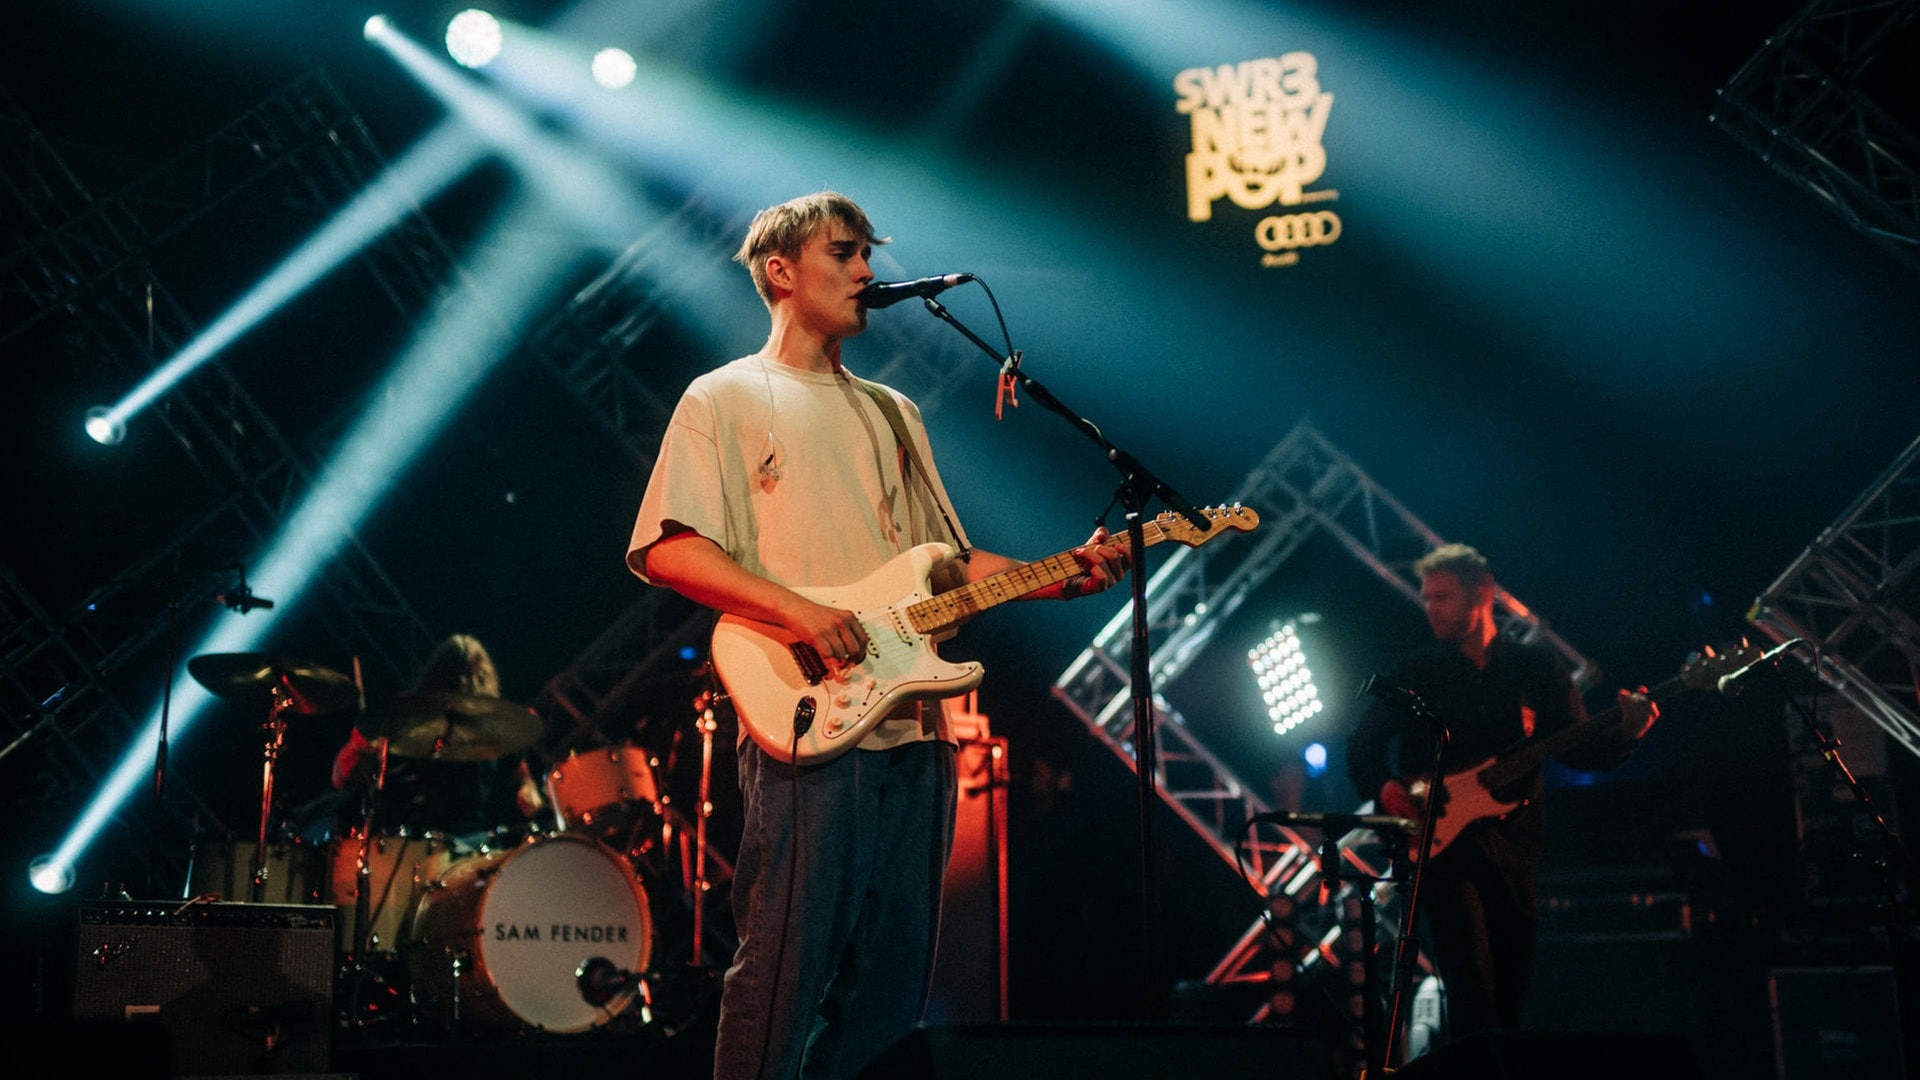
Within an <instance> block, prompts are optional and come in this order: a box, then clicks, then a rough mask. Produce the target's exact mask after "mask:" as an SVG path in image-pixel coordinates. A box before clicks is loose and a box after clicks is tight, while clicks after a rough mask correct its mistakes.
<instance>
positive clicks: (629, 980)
mask: <svg viewBox="0 0 1920 1080" xmlns="http://www.w3.org/2000/svg"><path fill="white" fill-rule="evenodd" d="M638 981H639V977H638V976H636V975H634V974H633V973H632V972H630V971H627V970H625V969H623V968H621V967H620V965H618V964H616V963H614V962H613V961H611V960H609V959H607V958H606V957H604V956H593V957H589V958H588V959H587V960H586V962H585V963H583V964H581V965H580V966H579V967H577V968H575V969H574V971H573V983H574V986H576V987H578V988H579V990H580V999H581V1000H582V1001H585V1002H586V1003H587V1004H589V1005H592V1006H593V1007H594V1008H600V1007H601V1006H603V1005H605V1004H606V1003H607V1002H609V1001H612V1000H613V999H614V998H616V997H619V996H620V994H621V993H622V992H624V991H625V990H626V989H627V988H628V987H630V986H632V985H633V984H634V983H636V982H638Z"/></svg>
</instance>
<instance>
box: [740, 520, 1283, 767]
mask: <svg viewBox="0 0 1920 1080" xmlns="http://www.w3.org/2000/svg"><path fill="white" fill-rule="evenodd" d="M1201 516H1203V517H1205V518H1206V519H1207V523H1208V526H1207V528H1206V529H1205V530H1201V529H1199V528H1197V527H1196V526H1195V525H1194V524H1193V523H1192V522H1190V521H1188V520H1187V519H1186V518H1184V517H1182V516H1181V515H1179V514H1176V513H1173V512H1168V513H1165V514H1161V515H1160V516H1158V517H1156V518H1154V519H1153V520H1151V521H1149V522H1147V523H1146V524H1145V525H1144V526H1143V529H1142V536H1143V538H1144V539H1145V541H1146V546H1148V547H1152V546H1153V545H1155V544H1157V543H1160V542H1161V541H1162V540H1173V541H1176V542H1178V543H1182V544H1186V545H1187V546H1189V547H1198V546H1200V545H1201V544H1204V543H1206V542H1207V541H1208V540H1211V539H1213V538H1214V537H1216V536H1218V535H1220V534H1221V533H1223V532H1226V531H1228V530H1237V531H1239V532H1248V531H1250V530H1252V529H1253V527H1254V526H1256V525H1258V524H1259V523H1260V516H1259V515H1258V514H1255V513H1254V512H1253V511H1252V510H1249V509H1247V508H1245V507H1242V506H1231V507H1208V508H1207V509H1205V510H1203V511H1201ZM1113 542H1114V543H1116V544H1118V545H1121V546H1125V545H1126V544H1127V536H1126V535H1125V534H1124V533H1123V534H1121V535H1120V536H1117V537H1115V538H1114V540H1113ZM953 557H954V556H953V548H952V547H950V546H949V545H947V544H937V543H936V544H921V545H920V546H918V547H916V548H913V549H912V550H909V551H904V552H901V553H900V554H899V555H896V556H894V557H893V558H892V559H890V560H888V561H887V563H886V564H885V565H884V566H882V567H880V568H879V569H878V570H875V571H874V572H873V573H871V574H869V575H867V576H866V577H865V578H863V579H861V580H859V581H856V582H853V583H852V584H850V585H840V586H832V587H827V588H801V589H795V590H794V591H795V592H797V593H799V594H800V595H802V596H804V597H806V598H807V599H809V600H812V601H814V602H815V603H819V604H825V605H827V606H828V607H836V608H842V609H845V610H847V611H851V612H853V613H854V614H855V615H856V616H858V618H859V620H860V626H861V628H862V629H863V630H865V631H866V634H867V653H866V656H865V658H864V659H862V660H861V661H860V663H858V664H854V665H829V664H827V663H826V662H825V661H823V660H822V659H821V657H820V654H819V653H817V652H815V651H814V649H813V648H812V647H811V646H809V645H806V644H803V643H802V642H800V641H799V640H798V639H797V638H795V637H794V636H793V635H792V634H789V633H788V632H787V631H786V630H785V629H783V628H782V627H779V626H775V625H773V624H771V623H763V622H756V621H754V620H752V619H743V618H740V617H739V616H736V615H723V616H721V617H720V621H719V624H718V625H716V626H715V627H714V630H713V668H714V671H715V672H716V673H717V674H718V675H719V676H720V682H721V685H723V686H725V687H726V690H727V694H728V696H730V697H731V698H732V699H733V706H734V710H735V711H736V712H737V713H738V714H739V716H740V723H741V724H742V726H744V727H745V728H746V730H747V733H748V734H750V735H752V736H753V740H754V741H755V742H757V743H759V744H760V747H761V749H763V750H765V751H766V752H767V754H768V756H770V757H772V758H773V759H774V760H776V761H781V762H798V763H799V764H802V765H815V764H819V763H820V762H823V761H830V760H832V759H833V758H835V757H838V756H839V755H840V754H842V753H844V752H846V751H847V750H850V749H852V748H853V747H854V746H855V745H856V744H857V743H859V741H860V740H861V739H862V738H863V737H864V736H865V735H866V733H867V732H868V731H870V730H872V728H873V727H874V725H876V724H878V723H879V722H880V721H881V720H883V719H885V718H886V717H887V716H888V715H889V714H891V713H892V712H893V711H894V709H896V708H897V707H899V706H900V705H902V704H904V703H906V702H908V701H913V700H916V699H928V698H947V697H956V696H958V695H960V694H964V693H966V692H967V691H969V690H972V689H973V688H974V687H976V686H978V685H980V678H981V676H982V675H984V674H985V673H986V669H985V668H983V667H982V666H981V665H979V664H977V663H965V664H949V663H947V662H946V661H943V660H941V659H940V657H939V656H937V655H936V654H935V653H934V651H933V646H934V644H935V643H936V642H940V641H945V640H946V639H947V638H950V637H952V636H953V634H954V632H955V630H956V629H957V628H958V626H959V625H960V623H962V622H964V621H966V620H967V619H969V618H971V617H972V616H974V615H977V614H979V613H980V612H982V611H985V610H987V609H988V608H990V607H995V606H997V605H999V604H1003V603H1006V602H1007V601H1009V600H1018V599H1019V598H1021V597H1023V596H1026V595H1027V594H1028V593H1032V592H1037V591H1039V590H1040V589H1044V588H1046V587H1047V586H1049V585H1052V584H1053V583H1055V582H1057V581H1065V580H1066V579H1067V578H1070V577H1073V576H1074V575H1076V574H1078V573H1080V572H1081V565H1080V560H1078V559H1076V558H1074V557H1073V552H1072V551H1071V550H1069V551H1063V552H1060V553H1059V554H1057V555H1052V556H1049V557H1047V558H1045V559H1041V560H1039V561H1038V562H1030V563H1026V564H1024V565H1022V566H1017V567H1015V568H1013V569H1012V570H1007V571H1004V572H1002V573H998V574H995V575H993V576H992V577H988V578H982V579H981V580H979V581H976V582H973V583H971V584H968V585H962V586H960V587H959V588H956V589H952V590H949V591H947V592H943V593H941V594H939V595H937V596H935V595H933V590H932V587H931V584H930V582H931V579H932V576H933V573H934V571H935V570H937V569H939V568H940V567H941V566H943V565H945V564H946V563H948V562H950V561H952V559H953Z"/></svg>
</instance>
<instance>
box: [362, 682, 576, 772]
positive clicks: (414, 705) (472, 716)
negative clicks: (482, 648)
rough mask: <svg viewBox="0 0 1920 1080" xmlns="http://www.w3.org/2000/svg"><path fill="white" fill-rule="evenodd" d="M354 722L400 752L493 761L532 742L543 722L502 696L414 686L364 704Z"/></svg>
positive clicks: (402, 754)
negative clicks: (374, 704)
mask: <svg viewBox="0 0 1920 1080" xmlns="http://www.w3.org/2000/svg"><path fill="white" fill-rule="evenodd" d="M356 726H358V727H359V729H360V734H362V735H365V736H366V737H367V738H369V739H378V738H380V737H381V736H385V737H386V739H387V750H388V752H389V753H392V754H397V755H399V756H400V757H409V758H430V759H432V760H434V761H492V760H493V759H495V758H502V757H506V756H507V755H508V754H512V753H515V752H517V751H520V750H525V749H526V748H527V747H529V746H532V745H533V742H534V740H535V739H538V738H539V737H540V729H541V727H542V726H543V725H542V723H541V720H540V716H539V714H537V713H535V712H534V711H533V710H532V709H529V708H527V707H526V706H525V705H516V704H514V703H513V702H511V701H505V700H502V699H501V698H495V697H479V696H476V695H473V694H452V693H446V692H444V691H414V692H409V693H404V694H398V695H396V696H394V697H393V698H391V699H389V700H387V701H384V702H382V703H380V705H379V706H378V707H376V708H372V709H368V710H367V713H366V715H365V716H362V717H361V718H360V723H359V724H358V725H356Z"/></svg>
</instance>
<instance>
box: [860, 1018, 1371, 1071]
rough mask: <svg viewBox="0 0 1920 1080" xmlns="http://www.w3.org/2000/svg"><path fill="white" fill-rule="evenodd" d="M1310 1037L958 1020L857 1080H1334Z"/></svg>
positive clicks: (1274, 1031)
mask: <svg viewBox="0 0 1920 1080" xmlns="http://www.w3.org/2000/svg"><path fill="white" fill-rule="evenodd" d="M1337 1075H1338V1074H1337V1073H1336V1072H1335V1070H1334V1065H1333V1056H1332V1054H1331V1053H1330V1052H1329V1050H1328V1049H1327V1046H1326V1044H1325V1043H1323V1042H1322V1041H1321V1040H1320V1039H1319V1038H1318V1037H1317V1036H1314V1035H1311V1034H1307V1033H1303V1032H1298V1031H1290V1030H1286V1029H1282V1028H1273V1027H1248V1026H1233V1027H1222V1026H1214V1025H1197V1024H1196V1025H1192V1026H1183V1025H1166V1026H1150V1025H1124V1024H1088V1025H1061V1024H1032V1025H1024V1024H1010V1025H1008V1024H961V1025H954V1026H948V1027H922V1028H920V1029H919V1030H918V1031H915V1032H914V1033H913V1034H911V1035H908V1036H907V1037H906V1038H904V1039H902V1040H900V1041H899V1042H897V1043H895V1044H894V1045H893V1046H892V1047H890V1048H889V1049H888V1050H887V1051H886V1053H884V1054H882V1055H881V1056H880V1057H879V1058H878V1059H877V1060H875V1061H874V1063H873V1064H872V1065H870V1066H868V1067H867V1068H866V1069H865V1070H863V1071H862V1072H861V1073H860V1080H1032V1078H1034V1077H1050V1076H1051V1077H1065V1076H1097V1077H1100V1078H1102V1080H1161V1078H1164V1077H1169V1076H1191V1077H1206V1078H1207V1080H1273V1078H1274V1077H1277V1076H1284V1077H1288V1078H1290V1080H1335V1077H1336V1076H1337Z"/></svg>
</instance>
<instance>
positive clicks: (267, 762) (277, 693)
mask: <svg viewBox="0 0 1920 1080" xmlns="http://www.w3.org/2000/svg"><path fill="white" fill-rule="evenodd" d="M293 705H294V697H293V694H292V692H291V691H289V690H288V688H287V686H286V680H285V678H284V677H283V678H282V679H281V681H280V682H278V683H275V684H274V687H273V702H272V704H270V705H269V706H268V707H267V722H266V723H265V724H263V725H261V728H262V730H264V731H265V732H266V733H267V743H266V749H265V751H264V754H263V760H262V762H261V766H260V829H259V832H258V834H257V835H256V842H255V847H254V849H253V893H252V895H253V902H254V903H256V904H261V903H265V902H266V899H267V826H268V824H269V823H270V822H271V820H272V818H273V773H274V767H275V766H276V765H277V764H278V763H279V760H280V750H281V748H282V747H283V746H285V745H286V739H287V717H286V713H287V710H288V709H290V708H292V707H293Z"/></svg>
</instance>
